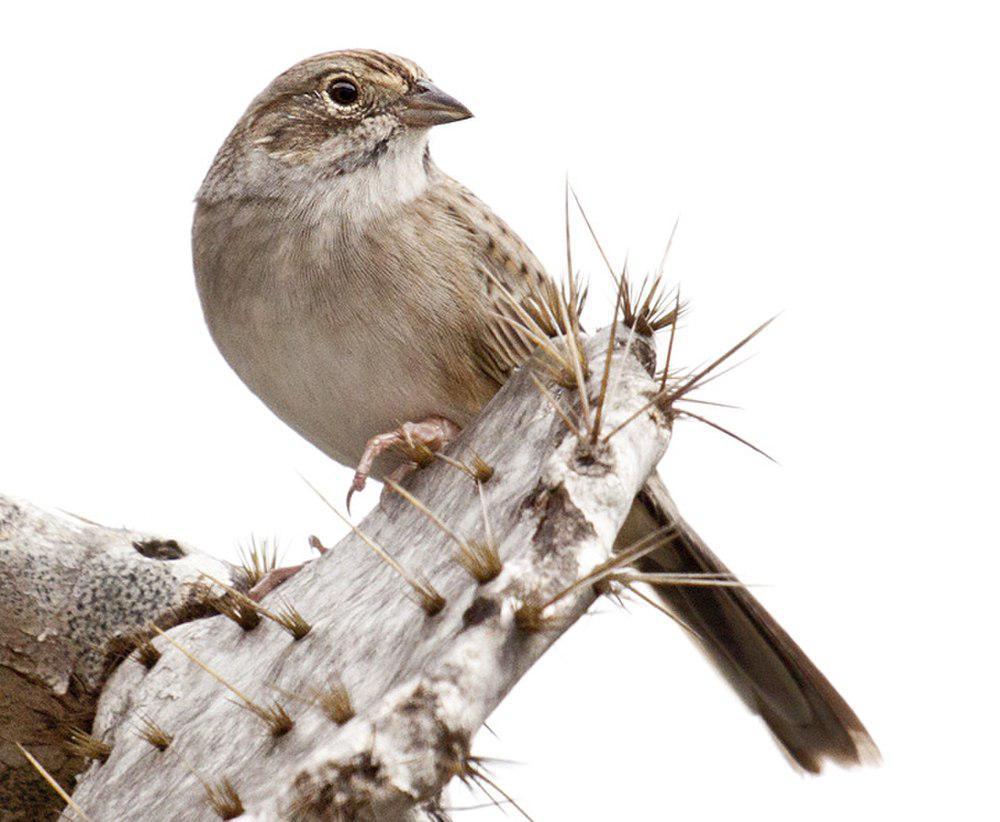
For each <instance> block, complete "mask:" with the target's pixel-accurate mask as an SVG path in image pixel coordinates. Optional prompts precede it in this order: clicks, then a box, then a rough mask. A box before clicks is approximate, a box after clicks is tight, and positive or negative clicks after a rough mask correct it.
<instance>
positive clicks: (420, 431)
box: [347, 416, 461, 508]
mask: <svg viewBox="0 0 1000 822" xmlns="http://www.w3.org/2000/svg"><path fill="white" fill-rule="evenodd" d="M460 430H461V429H460V428H459V427H458V426H457V425H455V423H453V422H452V421H451V420H449V419H447V418H446V417H438V416H430V417H427V418H426V419H423V420H420V421H419V422H404V423H403V424H402V425H401V426H399V428H397V429H396V430H395V431H387V432H386V433H384V434H376V435H375V436H374V437H372V438H371V439H370V440H368V444H367V445H366V446H365V452H364V454H362V455H361V462H359V463H358V468H357V471H355V473H354V482H353V483H351V490H350V491H348V492H347V506H348V508H350V505H351V497H352V496H353V495H354V493H355V492H356V491H361V490H362V489H363V488H364V487H365V483H366V482H367V480H368V475H369V474H370V473H371V470H372V465H374V463H375V460H376V459H377V458H378V457H379V456H380V455H381V454H384V453H385V452H386V451H388V450H389V449H390V448H399V449H400V450H402V451H403V452H404V453H405V454H406V455H407V457H408V458H409V460H410V464H404V465H403V466H400V469H402V473H398V472H399V471H400V469H396V471H393V474H392V475H390V476H391V478H392V479H398V478H400V477H402V476H404V475H405V474H407V473H409V471H411V470H413V468H414V467H416V466H420V465H422V464H424V463H425V462H428V461H429V459H428V457H429V456H430V455H433V453H434V452H435V451H440V450H441V449H442V448H444V447H445V446H446V445H447V444H448V443H449V442H451V441H452V440H453V439H454V438H455V437H456V436H458V432H459V431H460ZM397 474H398V476H397Z"/></svg>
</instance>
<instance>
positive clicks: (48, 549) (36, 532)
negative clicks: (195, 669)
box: [0, 496, 244, 820]
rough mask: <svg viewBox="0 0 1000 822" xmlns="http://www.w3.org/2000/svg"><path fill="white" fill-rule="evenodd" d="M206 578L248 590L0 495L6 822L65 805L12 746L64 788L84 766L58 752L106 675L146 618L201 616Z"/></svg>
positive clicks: (154, 543) (1, 758) (0, 699)
mask: <svg viewBox="0 0 1000 822" xmlns="http://www.w3.org/2000/svg"><path fill="white" fill-rule="evenodd" d="M203 571H204V572H208V573H211V574H212V575H213V576H217V577H219V578H222V579H225V580H227V581H229V582H230V584H233V585H236V586H242V585H243V584H244V581H243V578H242V577H243V575H242V572H241V571H240V570H238V569H236V568H234V567H232V566H231V565H229V564H228V563H225V562H222V561H220V560H218V559H214V558H213V557H210V556H208V555H206V554H203V553H201V552H199V551H196V550H194V549H192V548H190V547H188V546H186V545H181V544H179V543H177V542H176V541H175V540H171V539H162V538H159V537H153V536H150V535H149V534H140V533H136V532H134V531H128V530H124V529H116V528H104V527H102V526H100V525H96V524H94V523H90V522H86V521H85V520H82V519H78V518H73V517H71V516H56V515H53V514H49V513H46V512H43V511H41V510H39V509H38V508H35V507H34V506H31V505H28V504H26V503H23V502H18V501H15V500H12V499H10V498H7V497H4V496H0V809H2V811H3V814H2V818H3V819H5V820H7V819H10V820H14V819H24V820H38V819H44V818H50V817H52V816H54V815H55V814H56V813H57V812H58V810H59V809H60V808H61V807H62V805H63V802H62V801H61V800H60V799H59V797H58V796H57V795H56V794H55V793H54V792H53V791H52V790H51V789H50V788H49V787H48V786H47V785H46V784H45V783H44V782H43V781H42V779H41V778H40V777H39V775H38V774H37V773H36V772H35V770H34V769H33V768H32V767H31V766H30V765H29V764H28V762H27V761H26V760H25V759H24V757H23V756H22V755H21V753H20V752H19V751H18V750H17V748H16V747H15V743H17V742H20V743H21V744H23V745H25V746H26V747H27V748H28V749H29V750H30V751H31V752H32V753H33V755H34V756H35V757H36V758H37V759H38V760H40V761H41V763H42V764H43V765H44V766H45V768H46V769H47V770H48V771H49V772H50V773H51V774H52V775H53V776H54V777H56V778H57V779H58V780H59V782H60V783H61V784H63V786H64V787H66V788H70V789H71V788H72V777H73V775H74V774H76V773H78V772H79V771H80V770H82V768H83V767H84V766H85V764H86V763H85V762H84V760H83V759H81V758H80V757H79V756H74V755H72V754H71V753H69V752H68V751H67V750H66V749H65V742H66V739H67V734H68V730H69V728H70V727H79V728H81V729H84V730H86V729H87V728H89V726H90V723H91V720H92V718H93V714H94V707H95V703H96V699H97V697H98V696H99V694H100V693H101V690H102V687H103V685H104V683H105V680H106V678H107V675H108V673H109V671H110V670H111V668H112V666H113V665H114V664H115V661H116V658H117V657H120V656H121V653H122V651H124V650H127V648H128V646H129V644H130V643H131V638H132V636H133V635H134V633H135V631H137V630H139V629H143V628H144V627H145V626H146V624H147V623H148V622H149V621H150V620H155V621H156V622H157V623H158V624H161V625H164V626H169V625H173V624H176V623H178V622H181V621H185V620H188V619H190V618H192V617H193V616H195V615H197V614H199V613H206V610H205V608H204V607H203V605H204V597H205V592H204V579H203V577H202V572H203ZM129 664H131V665H134V664H135V663H129ZM137 667H138V666H137Z"/></svg>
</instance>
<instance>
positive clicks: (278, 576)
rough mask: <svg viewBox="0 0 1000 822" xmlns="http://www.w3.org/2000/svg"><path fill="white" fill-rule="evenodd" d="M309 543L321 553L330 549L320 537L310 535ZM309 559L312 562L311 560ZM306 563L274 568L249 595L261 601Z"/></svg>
mask: <svg viewBox="0 0 1000 822" xmlns="http://www.w3.org/2000/svg"><path fill="white" fill-rule="evenodd" d="M309 545H310V546H311V547H313V548H315V549H316V550H317V551H319V553H320V555H322V554H325V553H326V552H327V551H329V550H330V549H329V548H327V547H326V546H325V545H324V544H323V543H322V542H320V541H319V538H318V537H309ZM307 561H308V562H311V560H307ZM305 564H306V563H305V562H302V563H299V564H298V565H289V566H287V567H285V568H272V569H271V570H270V571H268V572H267V573H266V574H264V576H262V577H261V578H260V579H259V580H258V581H257V584H256V585H254V586H253V588H251V589H250V590H249V591H247V596H248V597H250V599H252V600H253V601H254V602H260V601H261V600H262V599H263V598H264V597H266V596H267V595H268V594H269V593H271V591H273V590H274V589H275V588H277V587H278V586H279V585H281V583H282V582H284V581H285V580H286V579H289V578H291V577H293V576H295V574H297V573H298V572H299V571H301V570H302V569H303V567H305Z"/></svg>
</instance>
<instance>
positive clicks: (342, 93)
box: [326, 80, 358, 106]
mask: <svg viewBox="0 0 1000 822" xmlns="http://www.w3.org/2000/svg"><path fill="white" fill-rule="evenodd" d="M326 93H327V96H328V97H329V98H330V99H331V100H333V102H335V103H336V104H337V105H338V106H349V105H352V104H353V103H356V102H357V100H358V87H357V86H356V85H354V83H352V82H351V81H350V80H334V81H333V82H332V83H330V85H328V86H327V87H326Z"/></svg>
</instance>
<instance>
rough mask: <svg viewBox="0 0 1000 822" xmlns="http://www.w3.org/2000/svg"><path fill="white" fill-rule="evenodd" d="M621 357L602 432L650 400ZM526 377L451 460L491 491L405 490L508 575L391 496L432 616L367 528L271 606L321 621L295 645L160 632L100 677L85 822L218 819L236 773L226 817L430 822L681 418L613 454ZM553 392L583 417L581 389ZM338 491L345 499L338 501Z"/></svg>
mask: <svg viewBox="0 0 1000 822" xmlns="http://www.w3.org/2000/svg"><path fill="white" fill-rule="evenodd" d="M606 347H607V336H606V334H605V333H603V332H600V333H598V334H596V335H594V337H592V338H591V339H590V340H588V341H587V343H586V351H587V356H588V359H589V362H590V378H589V391H588V393H589V395H590V402H591V403H592V402H593V401H594V398H595V397H596V396H597V394H598V392H599V385H600V383H601V379H602V372H603V360H604V350H605V348H606ZM625 349H626V344H625V335H624V333H623V334H621V335H620V337H619V339H618V340H617V341H616V347H615V353H614V369H613V371H612V377H611V384H612V385H613V386H614V387H615V390H614V391H613V392H612V393H610V394H609V396H608V400H607V403H606V405H605V408H604V423H603V428H604V430H605V431H610V430H612V429H614V428H615V427H616V426H617V425H618V424H619V423H622V422H624V421H625V420H626V419H628V418H629V417H630V416H631V415H632V414H633V413H635V412H637V411H639V410H640V409H642V408H643V406H644V404H645V403H646V402H647V400H648V399H649V397H650V396H651V395H652V394H653V393H654V392H655V390H656V385H655V383H654V382H653V380H652V379H651V378H650V376H649V374H648V371H647V369H648V366H649V362H650V360H651V357H652V352H651V350H650V348H649V344H648V342H647V341H646V340H644V339H636V340H634V341H633V343H632V345H631V346H629V347H628V350H627V351H626V350H625ZM527 371H528V370H527V369H522V370H521V371H520V372H519V373H518V374H516V375H515V376H514V377H513V378H512V379H511V380H510V381H509V382H508V384H507V385H506V386H505V387H504V388H503V390H502V391H501V392H500V393H499V394H498V395H497V396H496V397H495V398H494V400H493V401H492V402H491V403H490V405H489V406H488V407H487V408H486V409H485V410H484V412H483V413H482V414H481V415H480V416H479V418H478V419H477V420H476V421H475V422H474V423H473V424H472V425H470V426H469V428H467V429H466V430H465V431H464V432H463V433H462V436H461V437H460V439H459V440H458V441H457V442H455V443H453V444H452V445H451V446H450V447H449V448H448V450H447V451H446V454H447V455H448V456H450V457H452V458H453V459H454V460H459V461H462V462H465V463H467V464H471V463H472V462H473V460H474V456H476V455H478V456H479V457H481V458H482V459H483V460H485V462H486V463H488V464H489V465H490V466H491V467H492V469H493V474H492V476H491V477H490V478H489V479H488V480H487V481H485V482H483V483H482V484H481V486H478V485H477V482H476V481H475V480H474V479H473V478H472V477H470V476H469V475H468V474H467V473H465V472H463V471H461V470H459V469H458V468H456V467H455V466H454V465H452V464H448V463H446V462H445V461H442V460H435V461H434V463H433V464H432V465H431V466H430V467H428V468H426V469H424V470H421V471H419V472H417V473H416V474H415V475H413V476H411V478H409V479H408V480H407V481H406V482H405V486H406V488H407V489H408V490H409V491H410V493H412V494H413V495H414V496H415V497H416V498H418V499H419V500H420V501H422V502H423V503H424V504H425V505H426V506H427V507H428V508H429V509H431V510H432V511H433V512H435V513H436V514H437V515H438V516H439V517H440V519H441V520H443V521H444V523H445V524H446V525H447V527H448V528H449V529H450V530H451V531H452V532H453V533H454V534H455V535H457V536H458V537H459V539H460V540H462V541H463V542H464V543H466V547H469V546H470V545H471V547H473V548H475V546H477V545H480V544H482V543H486V542H488V538H489V535H490V533H492V535H493V536H494V537H495V545H496V548H497V550H498V554H499V557H500V559H501V561H502V564H503V567H502V570H500V572H499V574H498V575H496V576H495V578H492V579H488V580H486V581H477V579H475V578H474V577H473V575H472V574H470V572H469V571H468V570H467V568H466V567H464V566H463V565H462V564H461V563H459V562H458V561H457V560H456V552H457V544H456V542H455V541H454V539H453V538H452V537H451V536H449V535H448V534H446V533H444V532H443V531H442V530H440V529H439V528H438V527H437V526H436V525H435V524H434V523H432V522H431V521H430V520H429V519H428V517H427V516H426V515H425V514H424V513H423V512H421V511H419V510H417V509H416V508H415V507H414V506H413V505H412V504H411V503H410V502H408V501H407V500H406V499H404V498H402V497H401V496H399V495H395V494H394V495H390V496H389V497H387V498H385V499H384V500H383V502H382V504H381V505H380V506H379V507H377V508H376V510H375V511H374V512H373V513H372V514H371V515H370V516H369V517H367V518H366V519H365V520H364V522H362V523H361V524H360V529H361V531H362V532H363V533H364V535H366V536H367V537H369V538H370V539H371V540H372V541H374V542H375V543H376V544H378V545H379V546H381V547H383V548H384V549H385V550H386V551H387V552H388V553H389V554H391V555H392V557H394V559H395V560H396V561H397V562H398V564H399V565H400V566H401V567H402V568H403V569H404V570H405V571H406V572H407V573H408V574H410V575H412V576H413V577H418V578H419V579H420V580H423V581H425V583H422V584H429V585H430V586H431V587H432V589H433V591H435V592H437V593H438V594H439V595H440V597H442V598H443V603H442V602H438V603H434V602H431V601H429V598H428V597H427V595H426V594H427V592H428V589H426V588H425V595H424V602H423V606H426V607H422V604H421V601H420V597H419V596H418V595H416V594H415V593H414V590H413V589H412V588H411V587H410V585H409V584H408V583H407V582H406V581H405V580H404V579H403V578H402V577H401V576H400V574H399V573H397V570H395V569H393V568H392V567H390V566H389V565H388V564H386V562H384V561H383V560H382V559H380V558H379V557H378V556H376V554H375V552H374V551H373V550H372V549H371V548H370V547H369V545H368V544H367V543H366V541H365V539H363V538H362V537H361V536H359V535H357V534H351V535H349V536H348V537H347V538H345V539H344V540H342V541H341V542H340V543H339V544H337V545H336V546H334V547H333V548H332V549H331V550H330V551H328V552H327V553H326V554H324V555H323V556H322V557H321V558H319V559H317V560H316V561H314V562H312V563H310V564H308V565H307V566H306V567H305V568H304V569H303V570H302V571H300V572H299V573H298V574H297V575H295V576H294V577H293V578H292V579H291V580H289V581H288V582H286V583H285V584H283V585H282V586H281V587H279V588H278V589H277V590H276V591H275V592H273V593H272V594H270V595H269V596H268V597H266V598H265V600H264V602H263V605H264V606H265V607H266V608H268V609H269V610H270V611H272V612H280V611H281V610H282V609H283V608H284V606H286V605H292V606H294V608H295V609H296V610H297V611H298V612H299V613H300V614H301V616H302V617H303V618H304V620H305V621H306V622H307V623H308V624H309V626H310V629H309V631H308V633H307V634H305V636H303V637H301V638H300V639H297V640H296V639H295V638H294V637H293V636H291V635H290V634H289V633H288V632H287V631H286V630H284V629H283V628H282V627H280V626H279V625H277V624H275V623H274V622H272V621H269V620H264V621H263V622H261V624H260V625H258V626H257V627H253V628H252V629H250V630H244V629H243V628H241V627H239V626H238V625H237V624H235V623H234V622H232V621H229V620H227V619H226V618H224V617H213V618H209V619H201V620H197V621H194V622H190V623H187V624H183V625H179V626H178V627H175V628H173V629H172V630H170V631H169V632H168V635H167V636H157V637H155V638H154V640H153V643H154V645H155V646H156V648H157V649H158V650H159V651H160V653H161V657H160V659H159V661H158V662H157V663H156V664H155V665H154V666H153V667H152V668H151V669H149V670H147V669H146V668H145V667H143V666H142V665H139V664H135V663H131V662H126V663H124V664H122V665H120V666H119V667H118V668H117V670H116V671H115V672H114V673H113V674H112V676H111V678H110V679H109V680H108V681H107V683H106V684H105V685H104V688H103V694H102V696H101V699H100V701H99V704H98V706H97V711H96V717H95V720H94V724H93V733H94V735H95V736H97V737H99V738H100V739H102V740H104V742H106V743H107V744H108V745H110V746H111V752H110V754H109V755H108V756H107V758H106V761H104V762H103V763H102V762H98V761H94V762H93V763H92V764H91V765H90V766H89V768H88V769H87V770H86V771H85V772H83V773H82V774H81V775H80V776H79V784H78V786H77V788H76V790H75V792H74V793H73V798H74V800H75V801H76V802H77V803H79V805H80V806H81V807H82V809H83V810H84V811H85V812H86V813H87V815H88V816H89V817H90V818H92V819H94V820H101V819H124V818H141V819H149V820H159V819H175V818H180V819H206V820H209V819H217V818H219V815H220V813H219V807H218V803H217V804H216V807H215V808H213V807H212V805H211V803H209V802H207V801H206V794H207V790H206V789H212V788H219V787H220V786H222V785H224V782H223V780H228V783H229V784H231V786H232V788H233V789H234V790H235V792H236V793H237V794H238V796H239V803H238V805H237V804H236V803H232V804H233V807H232V808H231V809H229V810H228V811H227V810H226V809H223V810H222V814H223V815H225V814H226V813H229V814H231V815H234V816H235V815H236V814H237V813H238V812H239V811H240V810H242V811H243V813H244V815H243V817H241V818H244V819H254V820H276V819H286V818H296V819H303V820H311V819H341V818H344V819H351V818H359V819H408V818H418V817H421V816H425V815H426V814H429V813H433V811H434V809H435V807H436V804H437V802H438V800H439V798H440V796H441V792H442V790H443V788H444V787H445V786H446V785H447V783H448V782H449V781H450V780H451V779H452V778H453V777H455V776H456V775H462V774H467V773H468V772H469V769H470V767H474V765H473V764H472V760H470V748H471V744H472V738H473V736H474V734H475V733H476V731H477V730H478V729H479V727H480V726H481V725H482V723H483V721H484V720H485V719H486V718H487V716H488V715H489V714H490V712H491V711H492V710H493V709H494V708H495V707H496V706H497V704H499V702H500V701H501V700H502V699H503V698H504V696H505V695H506V693H507V692H508V691H509V690H510V688H511V687H512V686H513V685H514V684H515V683H516V682H517V680H518V679H519V678H520V677H521V676H522V675H523V674H524V673H525V672H526V671H527V669H528V668H529V667H530V666H531V665H532V664H533V663H534V662H535V660H537V659H538V657H539V656H540V655H541V654H542V653H543V652H544V651H545V650H546V649H547V648H548V646H549V645H550V644H551V643H552V642H553V641H554V640H555V639H556V638H557V637H558V636H559V634H560V633H561V632H562V631H564V630H566V629H567V628H568V627H569V626H570V625H571V624H572V623H573V622H574V621H575V620H576V619H577V618H578V617H579V616H580V615H581V614H582V613H583V612H584V611H585V610H586V609H587V608H588V607H589V606H590V605H591V604H592V603H593V601H594V600H595V598H596V597H597V596H598V594H597V591H595V588H594V586H593V585H591V584H583V585H579V586H577V587H574V588H571V586H573V585H574V583H576V582H577V581H578V580H580V579H581V578H583V577H584V576H585V575H587V574H588V573H589V572H591V571H592V570H593V569H594V568H595V567H597V566H599V565H601V563H604V562H605V561H607V560H608V559H609V557H610V556H611V555H612V545H613V544H614V541H615V536H616V534H617V533H618V530H619V528H620V526H621V524H622V521H623V520H624V518H625V515H626V513H627V512H628V509H629V506H630V505H631V502H632V500H633V498H634V496H635V494H636V492H637V491H638V489H639V488H640V487H641V486H642V484H643V482H644V481H645V480H646V478H647V477H648V476H649V475H650V473H651V472H652V471H653V470H654V468H655V465H656V463H657V462H658V461H659V459H660V457H661V456H662V454H663V451H664V449H665V448H666V445H667V441H668V438H669V426H668V425H667V421H666V420H665V418H664V417H663V416H662V415H661V414H660V413H659V412H657V411H656V410H655V409H654V410H642V412H641V413H639V414H638V415H637V417H636V418H635V420H634V421H633V422H632V423H631V424H629V425H628V426H626V427H625V428H623V429H622V430H621V431H620V432H619V433H618V434H617V435H615V436H614V437H612V438H611V439H610V441H609V442H608V443H600V442H599V443H598V444H597V445H596V446H594V447H586V448H584V447H581V446H580V440H579V439H578V438H577V437H576V436H575V435H574V434H573V433H571V432H570V431H569V430H568V429H567V426H566V424H565V423H564V421H563V419H562V418H561V417H560V415H559V414H557V413H556V411H555V410H554V409H553V407H552V406H551V403H550V401H549V400H547V399H546V398H545V397H544V396H543V395H542V393H541V392H540V391H539V390H537V387H536V386H535V385H534V384H533V381H532V379H531V378H530V376H529V374H528V373H527ZM537 373H538V374H539V375H542V374H543V373H544V369H540V368H539V369H537ZM543 382H545V383H546V384H547V386H548V390H549V391H551V393H552V396H553V398H554V399H555V401H556V402H557V403H559V404H560V405H561V407H562V408H564V409H565V410H566V413H567V414H569V415H570V416H571V417H575V416H576V414H577V413H578V411H579V401H578V398H577V395H576V392H575V391H574V390H573V389H567V388H560V387H558V386H556V385H555V384H554V383H553V382H552V381H550V380H545V379H544V378H543ZM321 490H323V489H321ZM325 490H328V491H329V492H330V497H331V498H332V499H335V500H339V499H340V498H341V495H342V493H343V490H344V489H338V488H333V489H325ZM480 494H481V495H482V499H484V500H485V508H486V510H487V512H488V520H489V529H487V527H486V526H485V524H484V516H483V510H482V506H481V501H482V500H481V497H480ZM334 522H336V520H335V519H334V518H333V516H332V514H331V523H334ZM322 525H323V524H322V523H316V524H315V526H314V527H315V529H316V530H320V529H321V528H322ZM126 542H128V540H126ZM0 545H3V543H0ZM212 573H213V575H214V576H218V577H219V578H220V579H221V578H223V577H222V576H220V575H222V574H224V571H223V570H221V569H220V570H219V571H217V572H212ZM480 576H483V577H487V576H489V574H480ZM230 578H231V577H230ZM567 588H570V592H569V593H568V594H566V595H565V596H561V597H559V598H557V599H554V600H553V597H555V596H556V595H557V594H559V593H560V592H562V591H565V590H566V589H567ZM67 590H69V589H67ZM217 593H218V591H217ZM442 605H443V607H438V606H442ZM543 605H544V606H545V607H544V608H543V607H541V606H543ZM171 640H172V642H171ZM174 643H176V644H174ZM185 651H186V652H187V653H185ZM190 655H193V656H194V657H195V658H196V659H192V657H191V656H190ZM220 677H221V679H223V680H225V684H224V683H223V682H220ZM340 686H343V688H344V689H346V693H347V694H348V695H349V697H350V702H351V705H352V708H353V710H354V712H355V715H354V716H353V718H350V719H348V720H347V721H344V720H345V717H344V716H339V717H334V718H331V717H332V716H333V714H334V713H335V711H332V710H331V704H332V702H331V697H332V695H333V694H335V693H337V692H338V689H339V688H340ZM279 706H280V709H281V711H283V712H285V713H286V714H287V717H288V719H289V720H290V722H289V721H286V720H285V719H284V718H282V716H281V713H280V711H278V707H279ZM268 712H270V713H268ZM262 714H263V717H262ZM335 720H337V721H335ZM144 721H151V722H153V723H155V725H156V726H158V727H159V728H161V729H163V731H165V732H166V733H167V734H169V735H170V737H171V738H172V739H171V742H170V744H169V745H168V746H167V747H166V749H165V750H162V751H161V750H158V749H157V748H155V747H153V746H152V745H151V744H149V742H147V741H145V740H143V739H141V738H140V737H139V736H138V735H137V734H136V729H137V725H138V723H140V722H144ZM289 725H290V727H289ZM66 817H67V818H72V817H73V811H71V810H67V811H66Z"/></svg>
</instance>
